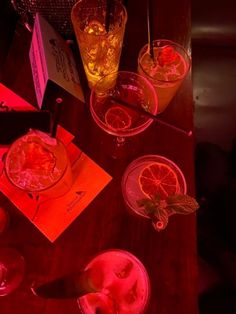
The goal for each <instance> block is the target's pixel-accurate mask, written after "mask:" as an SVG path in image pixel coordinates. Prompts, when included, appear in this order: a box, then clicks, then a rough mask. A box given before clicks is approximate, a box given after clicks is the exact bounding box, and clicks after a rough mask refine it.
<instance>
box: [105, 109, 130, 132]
mask: <svg viewBox="0 0 236 314" xmlns="http://www.w3.org/2000/svg"><path fill="white" fill-rule="evenodd" d="M105 122H106V124H107V125H108V126H109V127H110V128H111V129H113V130H125V129H128V128H129V127H130V126H131V116H130V115H129V114H128V113H127V111H126V110H125V109H123V108H122V107H119V106H115V107H111V108H109V109H108V110H107V112H106V114H105Z"/></svg>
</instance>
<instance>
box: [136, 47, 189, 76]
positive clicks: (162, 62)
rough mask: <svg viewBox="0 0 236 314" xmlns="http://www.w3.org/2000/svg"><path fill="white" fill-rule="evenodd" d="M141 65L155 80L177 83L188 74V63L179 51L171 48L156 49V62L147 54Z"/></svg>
mask: <svg viewBox="0 0 236 314" xmlns="http://www.w3.org/2000/svg"><path fill="white" fill-rule="evenodd" d="M140 63H141V64H142V67H143V70H144V71H145V72H146V73H148V75H149V76H151V77H152V78H153V79H156V80H160V81H175V80H177V79H180V78H182V77H183V76H184V74H185V73H186V68H187V65H186V62H185V60H184V58H183V57H182V56H181V54H180V53H179V52H178V51H175V50H174V49H173V48H172V47H170V46H164V47H154V60H153V59H152V58H151V56H150V54H149V53H148V52H147V53H146V54H144V55H143V57H142V59H141V61H140Z"/></svg>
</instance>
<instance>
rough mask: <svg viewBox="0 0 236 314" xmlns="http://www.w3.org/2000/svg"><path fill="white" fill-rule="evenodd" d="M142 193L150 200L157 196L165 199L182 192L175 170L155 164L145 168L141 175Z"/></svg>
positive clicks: (164, 165)
mask: <svg viewBox="0 0 236 314" xmlns="http://www.w3.org/2000/svg"><path fill="white" fill-rule="evenodd" d="M139 185H140V188H141V190H142V192H143V193H144V194H145V195H146V196H147V197H149V198H154V197H156V196H157V195H159V196H160V197H161V199H165V198H166V197H167V196H168V195H173V194H177V193H179V191H180V186H179V182H178V178H177V175H176V173H175V172H174V170H173V169H172V168H171V167H169V166H168V165H166V164H162V163H158V162H153V163H150V164H149V165H148V166H146V167H145V168H143V170H142V171H141V173H140V175H139Z"/></svg>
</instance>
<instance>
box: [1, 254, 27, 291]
mask: <svg viewBox="0 0 236 314" xmlns="http://www.w3.org/2000/svg"><path fill="white" fill-rule="evenodd" d="M24 271H25V262H24V259H23V257H22V256H21V255H20V253H19V252H18V251H17V250H15V249H13V248H0V296H4V295H8V294H9V293H11V292H12V291H14V290H15V289H16V288H17V287H18V286H19V285H20V283H21V281H22V279H23V276H24Z"/></svg>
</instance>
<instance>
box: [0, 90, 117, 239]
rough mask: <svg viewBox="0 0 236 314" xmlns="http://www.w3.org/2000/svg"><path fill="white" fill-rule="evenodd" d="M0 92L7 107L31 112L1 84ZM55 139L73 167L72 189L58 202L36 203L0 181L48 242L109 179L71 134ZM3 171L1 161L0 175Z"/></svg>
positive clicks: (60, 134) (62, 132) (2, 150)
mask: <svg viewBox="0 0 236 314" xmlns="http://www.w3.org/2000/svg"><path fill="white" fill-rule="evenodd" d="M0 90H1V91H3V92H4V93H3V95H4V102H6V101H7V105H8V107H11V106H12V105H14V109H15V110H17V109H18V110H20V109H21V107H20V106H19V104H20V103H21V102H22V104H23V105H24V108H25V109H26V108H27V109H29V110H34V108H33V107H32V106H31V105H30V104H28V103H27V106H26V102H25V101H24V100H22V99H20V97H19V96H17V95H16V94H14V93H13V92H12V91H11V90H9V89H7V88H6V87H5V86H3V85H2V84H0ZM16 99H18V100H19V102H18V105H17V106H16V105H15V103H12V100H16ZM32 108H33V109H32ZM57 137H58V138H60V139H61V141H62V142H63V143H64V144H65V146H66V148H67V152H68V155H69V158H70V161H71V166H72V174H73V185H72V187H71V189H70V190H69V191H68V192H67V193H66V194H65V195H63V196H61V197H57V198H53V196H51V197H49V198H43V197H42V198H41V200H40V198H39V200H38V201H37V200H35V199H33V198H31V197H30V196H29V195H28V194H27V193H26V192H24V191H22V190H20V189H18V188H15V187H14V186H13V185H12V184H10V183H9V181H8V180H7V178H6V177H5V175H4V173H3V174H2V175H1V178H0V190H1V191H2V192H3V193H4V194H5V195H6V196H7V197H8V198H9V199H10V200H11V202H12V203H13V204H14V205H15V206H16V207H17V208H18V209H19V210H20V211H21V212H22V213H23V214H24V215H25V216H26V217H27V218H28V219H29V220H30V221H31V222H32V223H33V224H34V225H35V226H36V227H37V228H38V229H39V230H40V231H41V232H42V233H43V234H44V235H45V236H46V237H47V238H48V239H49V240H50V241H51V242H53V241H55V240H56V239H57V238H58V237H59V235H60V234H61V233H62V232H63V231H64V230H65V229H66V228H67V227H68V226H69V225H70V224H71V222H72V221H74V219H75V218H77V217H78V216H79V214H80V213H81V212H82V211H83V210H84V209H85V208H86V207H87V206H88V205H89V204H90V203H91V201H92V200H93V199H94V198H95V197H96V196H97V195H98V194H99V193H100V192H101V190H102V189H103V188H104V187H105V186H106V185H107V184H108V183H109V182H110V180H111V179H112V178H111V176H110V175H109V174H108V173H107V172H105V171H104V170H103V169H102V168H101V167H100V166H99V165H97V164H96V163H95V162H94V161H93V160H92V159H91V158H89V157H88V156H87V155H86V154H84V153H83V152H82V151H81V150H80V149H79V148H78V147H77V146H76V145H75V144H74V143H72V140H73V135H72V134H71V133H69V132H68V131H66V130H65V129H63V128H62V127H60V126H59V128H58V133H57ZM7 149H8V147H1V146H0V157H2V156H3V154H4V153H5V152H6V151H7ZM2 168H3V162H2V160H1V161H0V173H1V172H2V171H1V170H2ZM94 178H96V180H94Z"/></svg>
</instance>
